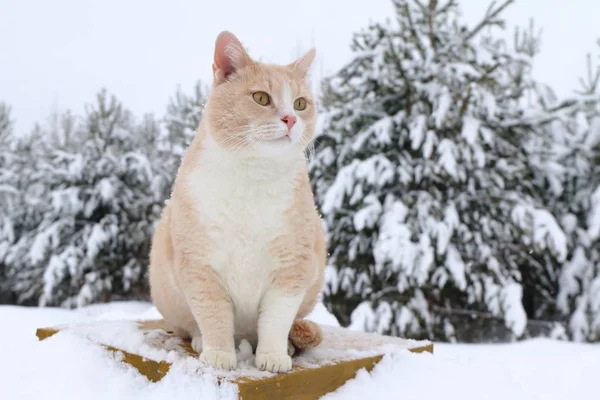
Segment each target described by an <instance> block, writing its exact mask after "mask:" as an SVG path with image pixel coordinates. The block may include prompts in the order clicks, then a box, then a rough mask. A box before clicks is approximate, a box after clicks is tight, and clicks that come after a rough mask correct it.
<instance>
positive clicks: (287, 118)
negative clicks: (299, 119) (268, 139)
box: [281, 115, 296, 129]
mask: <svg viewBox="0 0 600 400" xmlns="http://www.w3.org/2000/svg"><path fill="white" fill-rule="evenodd" d="M281 120H282V121H283V122H284V123H285V124H286V125H287V127H288V129H292V127H293V126H294V125H295V124H296V117H294V116H293V115H284V116H283V118H281Z"/></svg>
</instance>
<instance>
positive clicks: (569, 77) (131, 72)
mask: <svg viewBox="0 0 600 400" xmlns="http://www.w3.org/2000/svg"><path fill="white" fill-rule="evenodd" d="M487 4H488V1H487V0H461V5H462V9H463V14H464V15H465V20H466V21H467V22H468V23H471V24H474V23H475V22H476V20H477V18H478V17H479V16H481V15H482V14H483V13H484V11H485V8H486V6H487ZM391 10H392V6H391V1H390V0H302V1H288V0H228V1H217V0H214V1H201V0H187V1H184V0H168V1H167V0H164V1H156V0H144V1H142V0H0V100H4V101H7V102H8V103H9V104H10V105H11V106H12V107H13V117H14V118H15V119H16V120H17V128H18V129H19V130H23V129H26V130H29V129H30V128H31V127H32V125H33V124H34V123H35V122H36V121H40V120H43V119H44V118H45V117H47V116H48V115H49V114H50V113H51V112H52V111H54V110H64V109H67V108H69V109H72V110H73V111H75V112H82V110H83V105H84V104H85V103H87V102H91V101H93V100H94V97H93V96H94V95H95V94H96V93H97V92H98V90H99V89H100V88H101V87H106V88H107V89H108V90H109V92H111V93H114V94H116V95H117V97H118V98H119V99H120V100H121V101H122V102H123V103H124V104H125V105H126V106H127V107H129V108H130V109H132V110H133V111H134V112H135V113H136V114H137V115H141V114H142V113H144V112H153V113H155V114H157V115H162V114H163V113H164V111H165V108H166V104H167V101H168V99H169V97H170V96H171V95H172V94H173V93H174V91H175V89H176V87H177V85H178V84H180V85H181V86H182V88H183V89H184V90H189V89H191V87H192V85H193V84H194V83H195V82H196V80H198V79H201V80H203V81H205V82H206V83H209V81H210V77H211V63H212V55H213V45H214V40H215V37H216V35H217V34H218V33H219V32H220V31H221V30H225V29H227V30H231V31H232V32H234V33H235V34H236V35H238V37H239V38H240V39H241V40H242V42H243V43H244V45H246V47H247V48H248V49H249V51H250V54H251V55H252V56H253V57H255V58H259V59H262V60H263V61H269V62H280V63H288V62H290V61H292V60H293V59H294V58H295V57H297V56H298V55H299V54H300V53H301V52H302V51H306V50H308V49H309V48H310V47H311V46H312V45H314V46H316V47H317V55H318V59H317V64H316V69H315V71H314V72H315V78H316V79H318V78H319V76H320V75H321V74H328V73H331V72H333V71H335V69H336V68H339V67H340V66H341V65H342V64H344V63H345V62H347V61H348V59H349V58H350V56H351V52H350V49H349V43H350V39H351V37H352V33H353V32H354V31H357V30H359V29H360V28H362V27H365V26H366V25H367V24H368V23H369V21H370V20H383V19H384V18H385V17H387V16H390V15H391ZM505 16H506V18H507V20H508V22H509V24H510V26H514V25H526V24H527V23H528V20H529V18H531V17H533V18H534V19H535V21H536V26H537V27H539V28H543V33H544V35H543V43H542V46H543V47H542V49H543V51H542V54H541V56H540V57H539V60H538V62H537V64H536V70H535V72H536V76H537V78H538V79H541V80H543V81H545V82H549V83H551V84H552V85H553V86H554V87H555V88H556V90H557V92H558V93H559V94H568V93H569V91H570V90H571V89H572V88H574V87H575V86H576V84H577V76H578V75H580V74H582V73H583V72H584V71H585V55H586V53H588V52H590V51H596V49H597V47H596V45H595V42H596V38H597V37H600V22H599V21H600V20H599V16H600V0H568V1H567V0H520V1H519V0H517V4H515V5H513V6H512V7H511V8H509V9H508V10H507V12H506V14H505ZM598 49H599V50H600V48H598ZM596 54H597V53H596Z"/></svg>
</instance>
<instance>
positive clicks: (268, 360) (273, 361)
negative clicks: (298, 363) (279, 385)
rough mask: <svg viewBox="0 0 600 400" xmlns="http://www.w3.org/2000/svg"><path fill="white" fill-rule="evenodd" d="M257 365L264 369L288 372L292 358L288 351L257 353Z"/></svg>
mask: <svg viewBox="0 0 600 400" xmlns="http://www.w3.org/2000/svg"><path fill="white" fill-rule="evenodd" d="M255 361H256V367H257V368H258V369H260V370H262V371H269V372H288V371H289V370H291V369H292V358H291V357H290V356H289V355H288V354H287V353H259V352H257V353H256V360H255Z"/></svg>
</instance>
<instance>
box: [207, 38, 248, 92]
mask: <svg viewBox="0 0 600 400" xmlns="http://www.w3.org/2000/svg"><path fill="white" fill-rule="evenodd" d="M250 62H252V60H251V58H250V56H249V55H248V53H247V52H246V49H244V46H243V45H242V43H241V42H240V41H239V40H238V38H237V37H236V36H235V35H234V34H233V33H231V32H228V31H223V32H221V33H219V36H217V40H216V41H215V59H214V62H213V73H214V79H215V82H216V83H220V82H223V81H225V80H226V79H227V78H228V77H229V75H231V74H233V73H234V72H235V71H237V70H238V69H240V68H243V67H244V66H246V65H247V64H249V63H250Z"/></svg>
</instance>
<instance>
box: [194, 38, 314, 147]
mask: <svg viewBox="0 0 600 400" xmlns="http://www.w3.org/2000/svg"><path fill="white" fill-rule="evenodd" d="M314 58H315V50H314V49H312V50H310V51H309V52H308V53H306V54H305V55H304V56H302V57H300V58H299V59H298V60H296V61H294V62H292V63H290V64H288V65H274V64H265V63H262V62H258V61H255V60H253V59H252V58H250V56H249V55H248V53H247V52H246V50H245V49H244V47H243V45H242V44H241V43H240V41H239V40H238V39H237V38H236V37H235V35H233V34H232V33H230V32H222V33H220V34H219V36H218V37H217V40H216V43H215V54H214V64H213V75H214V81H213V87H212V90H211V93H210V95H209V99H208V101H207V104H206V109H205V113H204V114H205V118H206V119H207V123H208V128H209V129H208V130H209V134H210V135H211V136H212V138H213V139H214V141H215V142H216V143H217V144H218V145H219V146H220V147H221V148H223V149H226V150H229V151H231V152H236V153H241V154H249V153H250V154H257V155H277V154H287V153H288V152H289V151H295V150H301V151H303V150H304V149H305V148H306V147H307V145H308V144H309V143H310V141H311V140H312V138H313V136H314V134H315V124H316V117H317V110H316V104H315V100H314V99H313V96H312V93H311V88H310V82H309V79H308V78H309V77H308V72H309V69H310V67H311V65H312V62H313V60H314Z"/></svg>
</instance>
